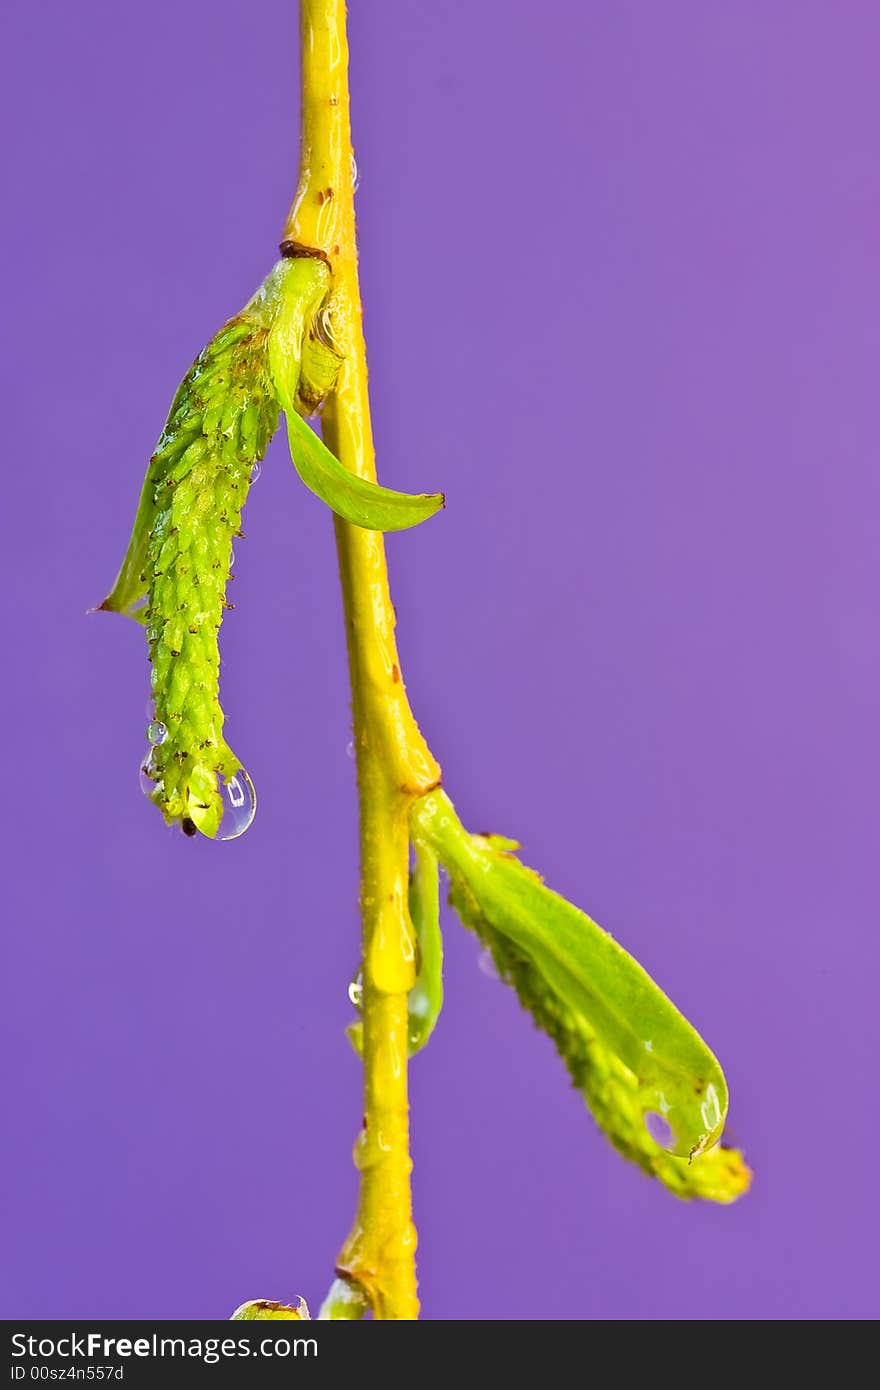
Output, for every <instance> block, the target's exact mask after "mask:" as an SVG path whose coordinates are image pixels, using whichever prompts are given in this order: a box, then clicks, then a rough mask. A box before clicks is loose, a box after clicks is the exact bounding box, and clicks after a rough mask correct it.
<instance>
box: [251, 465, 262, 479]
mask: <svg viewBox="0 0 880 1390" xmlns="http://www.w3.org/2000/svg"><path fill="white" fill-rule="evenodd" d="M262 471H263V470H262V468H261V467H260V465H259V463H255V464H254V466H253V468H252V469H251V482H252V483H255V482H256V481H257V479H258V478H259V476H260V474H261V473H262Z"/></svg>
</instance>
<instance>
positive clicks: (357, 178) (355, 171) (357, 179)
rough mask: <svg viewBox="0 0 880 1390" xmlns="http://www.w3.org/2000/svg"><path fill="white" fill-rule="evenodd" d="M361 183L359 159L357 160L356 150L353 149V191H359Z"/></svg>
mask: <svg viewBox="0 0 880 1390" xmlns="http://www.w3.org/2000/svg"><path fill="white" fill-rule="evenodd" d="M360 184H361V176H360V170H359V169H358V162H357V160H356V159H355V157H354V151H352V156H351V191H352V193H357V191H358V189H359V188H360Z"/></svg>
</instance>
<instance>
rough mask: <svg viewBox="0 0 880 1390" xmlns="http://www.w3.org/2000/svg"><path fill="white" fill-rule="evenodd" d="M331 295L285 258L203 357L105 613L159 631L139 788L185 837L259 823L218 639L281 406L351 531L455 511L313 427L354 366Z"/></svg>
mask: <svg viewBox="0 0 880 1390" xmlns="http://www.w3.org/2000/svg"><path fill="white" fill-rule="evenodd" d="M329 295H330V269H329V267H328V266H327V265H326V264H325V263H324V262H323V261H322V260H320V259H318V258H316V257H313V256H295V257H291V258H286V259H284V260H281V261H279V262H278V263H277V265H276V266H275V267H274V269H273V270H272V271H271V272H270V274H269V275H268V276H267V277H266V279H265V280H264V282H263V284H262V285H261V286H260V288H259V290H258V291H257V293H256V294H255V295H254V297H253V299H251V301H250V302H249V303H248V304H247V305H246V306H245V308H244V309H243V310H242V311H241V313H240V314H237V315H236V316H235V318H233V319H230V320H229V322H228V323H226V324H225V325H224V326H223V328H221V330H220V332H219V333H218V334H217V335H216V336H215V337H214V338H213V339H212V340H211V342H210V343H209V344H208V346H207V347H206V348H205V349H204V351H203V352H201V353H200V354H199V356H198V357H197V358H196V360H195V362H194V363H193V365H192V367H191V368H190V370H189V371H188V372H187V374H186V376H185V377H184V379H183V381H182V383H181V385H180V387H179V388H178V391H177V394H176V395H175V397H174V400H173V401H172V403H171V409H170V411H169V413H168V419H167V421H166V424H165V428H164V430H163V431H162V435H161V437H160V439H159V442H158V444H157V445H156V449H155V452H154V453H153V456H152V458H151V460H150V464H149V468H148V470H147V476H146V479H145V482H144V486H143V489H142V491H141V498H140V503H139V505H138V511H137V516H136V518H135V524H134V529H133V531H132V535H131V540H130V541H129V545H128V550H127V551H126V555H125V558H124V560H123V563H122V568H121V569H120V571H119V574H118V576H117V579H116V583H115V584H114V586H113V589H112V591H111V593H110V594H109V595H108V597H107V598H106V599H105V600H104V602H103V603H102V604H101V607H102V608H104V609H109V610H110V611H112V612H117V613H127V614H128V615H129V616H132V617H136V618H138V619H139V620H140V621H141V622H143V623H144V625H145V626H146V630H147V638H148V641H149V646H150V661H151V663H152V668H153V669H152V676H151V679H152V688H153V699H154V709H155V718H154V721H153V723H152V725H151V731H150V732H151V735H154V737H152V743H153V747H152V748H151V750H150V752H149V754H148V756H147V758H146V759H145V760H144V762H143V764H142V765H141V779H142V783H143V786H144V790H145V791H146V792H147V795H148V796H149V797H150V799H151V800H152V801H154V802H155V803H156V805H157V806H158V807H159V808H160V809H161V811H162V813H163V815H164V816H165V819H166V820H167V821H168V822H169V823H172V824H175V823H176V824H179V825H180V826H181V827H182V828H183V829H184V831H186V833H187V834H194V833H195V832H196V831H197V830H198V831H201V833H202V834H203V835H207V836H209V837H211V838H214V837H219V838H220V839H232V838H234V837H235V836H236V835H239V834H241V832H242V831H243V830H246V829H247V826H248V825H249V824H250V821H251V820H252V819H253V811H254V808H255V804H256V798H255V793H254V790H253V784H252V783H251V781H250V778H249V777H248V775H247V773H246V772H244V771H243V769H241V767H240V764H239V761H238V759H237V757H236V756H235V754H234V753H233V751H232V749H231V748H230V747H229V745H228V744H227V743H226V741H225V739H224V737H223V722H224V716H223V710H222V707H221V705H220V700H219V679H218V673H219V667H220V657H219V651H218V634H219V631H220V624H221V622H222V620H223V612H224V609H226V608H230V607H232V606H233V605H231V604H229V603H227V600H226V587H227V583H228V580H229V578H230V573H229V570H230V555H231V550H232V538H233V537H234V536H235V535H237V534H240V523H241V511H242V507H243V506H244V504H245V501H246V499H247V494H248V488H249V486H250V481H251V476H252V470H253V467H254V465H255V464H256V463H259V461H260V459H262V457H263V455H264V453H265V452H266V448H267V446H268V443H269V440H270V439H271V438H272V435H273V434H274V432H275V429H276V426H277V424H278V417H279V414H280V412H281V410H282V409H283V410H284V411H285V413H286V415H287V419H288V432H289V436H290V440H291V447H292V457H293V461H294V465H295V467H296V468H297V471H298V472H299V474H300V476H301V477H302V478H303V480H304V481H305V483H306V485H307V486H308V487H309V488H310V489H311V490H312V491H313V492H315V493H316V494H317V495H318V496H319V497H320V498H321V499H322V500H323V501H324V502H326V504H327V505H328V506H329V507H331V508H332V509H333V510H334V511H335V512H336V513H337V514H338V515H339V516H342V517H343V518H344V519H345V520H346V521H348V522H350V523H351V524H353V525H356V526H364V527H367V528H368V529H371V530H381V531H386V530H400V529H402V528H405V527H409V526H414V525H417V524H418V523H419V522H420V521H424V520H425V519H426V518H427V517H429V516H433V515H434V513H435V512H437V511H438V510H439V509H440V507H442V505H443V496H442V494H440V493H432V494H425V493H421V494H417V495H413V496H410V495H409V494H406V493H399V492H394V491H392V490H390V489H388V488H382V487H379V486H378V484H376V483H374V482H371V481H370V480H369V479H365V478H357V477H354V476H352V475H351V474H350V473H349V472H348V470H347V469H345V468H343V467H342V465H341V464H340V463H339V461H338V460H337V459H335V458H334V457H333V455H332V454H331V453H330V452H329V450H327V449H326V448H325V446H324V445H323V444H322V442H321V440H320V438H319V437H318V436H317V435H316V434H315V433H314V431H313V430H311V429H310V428H309V426H308V425H307V424H306V423H305V421H304V420H303V419H302V418H301V417H302V416H303V415H306V414H312V413H314V411H315V410H317V409H318V408H319V407H320V405H321V403H322V401H323V400H324V398H325V397H326V396H327V395H328V394H329V392H330V391H332V389H333V387H334V385H335V383H336V377H337V375H338V372H339V367H340V363H341V359H340V357H339V356H338V354H337V353H336V352H335V351H334V349H333V347H332V346H331V345H330V343H329V342H327V341H326V340H325V338H324V336H323V335H324V333H325V332H326V329H325V326H324V323H323V313H324V310H325V308H326V305H327V303H328V300H329ZM144 600H146V604H145V606H143V607H139V605H141V604H142V603H143V601H144ZM224 814H225V819H224Z"/></svg>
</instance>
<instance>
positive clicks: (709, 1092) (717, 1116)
mask: <svg viewBox="0 0 880 1390" xmlns="http://www.w3.org/2000/svg"><path fill="white" fill-rule="evenodd" d="M700 1115H701V1117H702V1120H703V1124H704V1125H705V1126H706V1129H707V1130H708V1131H709V1133H710V1134H712V1133H714V1131H715V1130H716V1129H717V1128H718V1126H719V1125H720V1123H721V1104H720V1102H719V1100H718V1092H717V1091H716V1090H715V1087H714V1086H713V1085H712V1083H711V1081H710V1082H709V1085H708V1086H707V1087H706V1099H705V1100H704V1101H703V1104H702V1105H701V1106H700Z"/></svg>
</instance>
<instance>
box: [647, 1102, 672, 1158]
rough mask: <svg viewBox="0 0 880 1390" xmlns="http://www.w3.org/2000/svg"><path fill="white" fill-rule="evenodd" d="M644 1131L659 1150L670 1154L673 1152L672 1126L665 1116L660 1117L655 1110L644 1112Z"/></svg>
mask: <svg viewBox="0 0 880 1390" xmlns="http://www.w3.org/2000/svg"><path fill="white" fill-rule="evenodd" d="M645 1129H646V1130H647V1131H648V1133H649V1134H650V1136H651V1138H652V1139H653V1140H654V1143H655V1144H658V1145H659V1147H660V1148H661V1149H667V1150H669V1151H670V1152H671V1151H672V1150H673V1148H674V1145H675V1135H674V1133H673V1130H672V1125H671V1124H670V1123H669V1121H668V1120H667V1119H666V1116H665V1115H661V1114H660V1113H659V1111H657V1110H646V1111H645Z"/></svg>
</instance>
